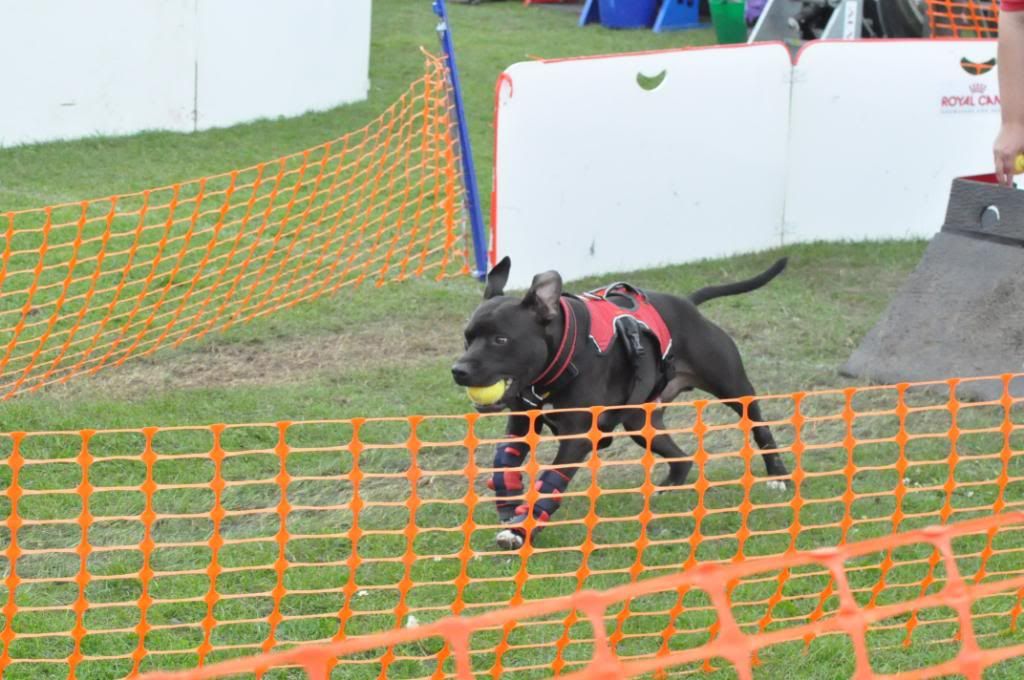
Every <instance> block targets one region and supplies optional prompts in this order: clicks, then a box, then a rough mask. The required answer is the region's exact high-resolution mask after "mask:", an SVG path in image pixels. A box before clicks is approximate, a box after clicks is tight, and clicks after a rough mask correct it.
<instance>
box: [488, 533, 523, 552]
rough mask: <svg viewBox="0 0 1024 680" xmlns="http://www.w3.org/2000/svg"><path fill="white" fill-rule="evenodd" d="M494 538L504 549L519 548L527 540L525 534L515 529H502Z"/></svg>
mask: <svg viewBox="0 0 1024 680" xmlns="http://www.w3.org/2000/svg"><path fill="white" fill-rule="evenodd" d="M494 540H495V542H497V544H498V547H499V548H501V549H502V550H519V549H520V548H522V547H523V544H524V543H525V542H526V540H525V539H524V538H523V534H522V533H520V532H519V531H516V530H515V529H502V530H501V531H499V532H498V535H497V536H496V537H495V539H494Z"/></svg>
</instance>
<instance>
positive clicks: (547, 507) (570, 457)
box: [497, 439, 592, 550]
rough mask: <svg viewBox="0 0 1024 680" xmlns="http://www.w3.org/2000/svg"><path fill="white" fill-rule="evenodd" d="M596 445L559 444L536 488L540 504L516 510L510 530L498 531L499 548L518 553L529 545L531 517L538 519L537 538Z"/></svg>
mask: <svg viewBox="0 0 1024 680" xmlns="http://www.w3.org/2000/svg"><path fill="white" fill-rule="evenodd" d="M591 447H592V445H591V443H590V441H589V440H587V439H563V440H562V441H561V442H559V444H558V453H557V454H556V455H555V460H554V463H553V466H552V467H551V468H549V469H547V470H544V472H542V473H541V474H540V477H539V478H538V479H537V482H536V484H534V488H535V489H536V490H537V491H538V493H539V494H540V497H539V498H538V499H537V501H536V502H535V503H534V504H533V506H532V507H530V505H529V504H527V503H525V502H524V503H521V504H519V505H518V506H517V507H516V508H515V516H514V517H513V518H512V519H511V520H510V521H509V522H508V523H509V524H510V525H512V526H509V527H508V528H506V529H502V530H501V531H499V532H498V536H497V542H498V545H499V546H500V547H502V548H504V549H505V550H516V549H518V548H520V547H522V545H523V543H525V542H526V527H525V526H523V525H524V524H525V523H526V519H527V517H530V516H531V515H532V516H533V518H534V519H535V520H536V525H535V526H534V529H533V533H532V535H533V536H536V535H537V533H538V532H540V530H541V529H542V528H543V527H544V525H545V524H546V523H547V522H548V521H549V520H550V519H551V516H552V515H554V514H555V512H556V511H557V510H558V508H559V507H560V506H561V504H562V499H561V496H562V494H563V493H564V492H565V490H566V488H568V486H569V482H571V481H572V478H573V477H574V476H575V475H576V472H577V471H578V470H579V468H580V463H582V462H583V460H584V459H585V458H586V457H587V453H589V452H590V449H591Z"/></svg>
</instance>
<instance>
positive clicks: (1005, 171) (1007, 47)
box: [993, 0, 1024, 186]
mask: <svg viewBox="0 0 1024 680" xmlns="http://www.w3.org/2000/svg"><path fill="white" fill-rule="evenodd" d="M997 59H998V64H999V101H1000V104H1001V108H1002V118H1003V122H1002V126H1001V127H1000V129H999V135H998V136H997V137H996V141H995V144H994V145H993V154H994V156H995V167H996V179H998V180H999V183H1000V184H1003V185H1005V186H1010V185H1012V183H1013V175H1014V164H1015V162H1016V159H1017V155H1018V154H1021V153H1024V1H1021V0H1003V4H1002V11H1001V12H1000V13H999V48H998V57H997Z"/></svg>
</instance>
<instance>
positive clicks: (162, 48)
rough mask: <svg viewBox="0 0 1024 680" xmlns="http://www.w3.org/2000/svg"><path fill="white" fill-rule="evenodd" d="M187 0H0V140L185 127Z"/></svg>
mask: <svg viewBox="0 0 1024 680" xmlns="http://www.w3.org/2000/svg"><path fill="white" fill-rule="evenodd" d="M194 5H195V0H163V1H161V2H138V0H104V2H102V3H96V2H80V1H79V0H31V2H24V0H0V25H2V26H3V38H2V39H0V64H3V67H2V68H0V146H12V145H14V144H22V143H25V142H34V141H44V140H49V139H69V138H74V137H84V136H88V135H120V134H128V133H132V132H136V131H138V130H142V129H146V128H162V129H166V130H177V131H190V130H192V122H193V121H192V109H193V98H194V96H195V90H194V84H193V78H192V76H191V73H192V72H194V70H195V11H194Z"/></svg>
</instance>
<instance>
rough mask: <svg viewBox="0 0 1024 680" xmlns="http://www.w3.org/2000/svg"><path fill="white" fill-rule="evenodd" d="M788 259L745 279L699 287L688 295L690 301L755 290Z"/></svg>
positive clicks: (778, 272)
mask: <svg viewBox="0 0 1024 680" xmlns="http://www.w3.org/2000/svg"><path fill="white" fill-rule="evenodd" d="M788 261H789V258H787V257H784V258H782V259H780V260H778V261H777V262H776V263H775V264H773V265H772V266H771V267H768V269H766V270H765V271H763V272H761V273H760V274H758V275H757V276H755V277H753V278H750V279H747V280H745V281H737V282H736V283H726V284H724V285H721V286H707V287H705V288H701V289H700V290H698V291H696V292H695V293H692V294H691V295H690V302H692V303H693V304H695V305H700V304H703V303H705V302H707V301H708V300H714V299H715V298H720V297H726V296H728V295H739V294H740V293H749V292H750V291H752V290H757V289H758V288H760V287H761V286H763V285H765V284H766V283H768V282H769V281H771V280H772V279H774V278H775V277H776V276H778V275H779V274H781V273H782V270H783V269H785V268H786V263H787V262H788Z"/></svg>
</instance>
